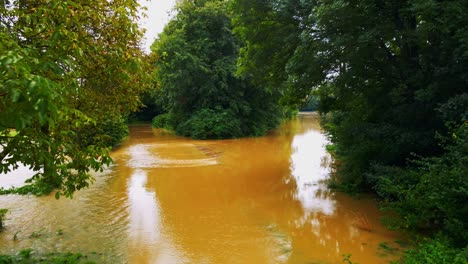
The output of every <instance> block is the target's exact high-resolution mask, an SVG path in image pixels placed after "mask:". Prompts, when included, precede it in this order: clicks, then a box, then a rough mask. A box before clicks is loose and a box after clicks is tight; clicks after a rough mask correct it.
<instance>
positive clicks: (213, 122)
mask: <svg viewBox="0 0 468 264" xmlns="http://www.w3.org/2000/svg"><path fill="white" fill-rule="evenodd" d="M176 133H177V134H179V135H182V136H187V137H192V138H195V139H222V138H235V137H240V136H242V131H241V122H240V120H239V119H238V118H236V116H235V115H234V114H233V113H232V111H230V110H226V109H221V108H218V107H217V108H215V109H214V110H213V109H208V108H203V109H201V110H199V111H197V112H195V113H194V114H193V115H192V116H191V117H190V118H189V119H188V120H187V121H185V122H184V123H182V124H180V125H179V126H178V127H177V128H176Z"/></svg>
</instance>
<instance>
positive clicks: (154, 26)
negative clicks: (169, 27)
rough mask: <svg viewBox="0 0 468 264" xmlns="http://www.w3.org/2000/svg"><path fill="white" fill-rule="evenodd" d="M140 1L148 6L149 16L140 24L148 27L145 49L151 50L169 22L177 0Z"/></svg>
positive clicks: (144, 43)
mask: <svg viewBox="0 0 468 264" xmlns="http://www.w3.org/2000/svg"><path fill="white" fill-rule="evenodd" d="M138 2H139V3H140V5H141V6H146V7H147V8H148V10H147V11H146V16H147V17H142V18H141V19H140V23H139V24H140V26H141V27H142V28H144V29H146V32H145V38H144V40H143V47H144V50H145V51H147V52H149V51H150V46H151V44H153V41H154V40H155V39H156V38H157V36H158V34H159V33H161V32H162V31H163V29H164V26H165V25H166V24H167V22H169V19H170V17H171V16H170V12H171V9H172V8H173V7H174V5H175V2H176V0H138Z"/></svg>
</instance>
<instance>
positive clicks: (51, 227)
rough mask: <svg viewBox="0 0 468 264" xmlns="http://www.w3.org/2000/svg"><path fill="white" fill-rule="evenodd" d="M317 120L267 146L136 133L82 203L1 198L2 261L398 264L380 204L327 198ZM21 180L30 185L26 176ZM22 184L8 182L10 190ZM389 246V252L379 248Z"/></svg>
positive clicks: (265, 141) (304, 118)
mask: <svg viewBox="0 0 468 264" xmlns="http://www.w3.org/2000/svg"><path fill="white" fill-rule="evenodd" d="M326 144H327V139H326V137H325V136H324V134H323V133H322V131H321V129H320V125H319V121H318V117H317V115H315V114H300V115H299V116H298V117H297V119H295V120H292V121H290V122H287V123H285V124H283V125H282V126H281V127H280V128H279V129H277V130H276V131H275V132H272V133H271V134H269V135H268V136H265V137H258V138H243V139H233V140H219V141H214V140H213V141H198V140H190V139H187V138H182V137H177V136H174V135H171V134H170V133H167V132H164V131H161V130H155V129H151V128H150V127H149V126H148V125H138V126H132V127H131V132H130V136H129V139H128V140H126V141H125V142H124V143H123V144H122V146H121V147H119V148H118V149H117V150H115V151H114V152H113V153H112V156H113V158H114V164H113V165H112V166H111V167H110V168H109V169H107V170H106V171H105V172H104V173H99V174H96V175H95V178H96V182H95V184H94V185H93V186H92V187H90V188H89V189H86V190H83V191H80V192H78V193H76V194H75V196H74V199H72V200H70V199H65V198H61V199H59V200H55V199H54V197H53V195H50V196H46V197H34V196H17V195H7V196H0V208H8V209H9V212H8V214H7V217H6V221H5V226H6V229H5V230H4V231H3V232H1V233H0V253H3V254H14V253H16V252H18V251H19V250H21V249H24V248H33V249H34V251H36V252H38V253H45V252H67V251H73V252H82V253H84V254H87V255H89V257H90V258H91V259H93V260H95V261H97V262H98V263H158V264H159V263H162V264H166V263H167V264H170V263H197V264H198V263H200V264H203V263H207V264H208V263H216V264H218V263H220V264H222V263H258V264H263V263H294V264H296V263H297V264H299V263H301V264H302V263H343V254H352V257H351V260H352V261H354V262H358V263H361V264H366V263H388V262H389V261H390V260H393V259H395V256H393V255H392V254H388V252H385V251H384V250H383V249H382V243H384V245H387V246H390V247H396V243H395V241H398V240H400V239H401V235H399V234H398V233H394V232H391V231H388V230H387V229H386V228H385V227H383V226H382V225H381V224H380V217H381V213H380V212H379V210H378V209H377V207H376V204H375V201H373V200H372V199H369V198H366V199H364V198H362V199H355V198H351V197H349V196H347V195H345V194H342V193H335V192H332V191H330V190H329V189H327V187H326V184H325V181H326V180H327V179H328V178H329V174H330V162H331V159H330V156H329V155H328V154H327V153H326V151H325V145H326ZM21 174H23V175H25V174H27V173H25V172H24V171H23V172H21ZM17 182H18V177H16V176H15V175H14V173H13V174H10V175H6V176H5V175H0V184H1V185H2V186H9V185H13V184H15V183H17ZM379 245H380V247H379Z"/></svg>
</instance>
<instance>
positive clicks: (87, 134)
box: [78, 117, 128, 147]
mask: <svg viewBox="0 0 468 264" xmlns="http://www.w3.org/2000/svg"><path fill="white" fill-rule="evenodd" d="M78 134H79V140H80V144H81V145H82V146H89V145H98V146H104V147H116V146H117V145H118V144H120V142H122V140H123V139H124V138H125V137H127V136H128V126H127V121H126V120H125V119H124V118H122V117H118V118H109V119H106V120H103V121H98V122H97V123H96V124H90V125H87V126H85V127H84V128H83V129H81V130H80V131H79V132H78Z"/></svg>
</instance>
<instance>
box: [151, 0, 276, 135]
mask: <svg viewBox="0 0 468 264" xmlns="http://www.w3.org/2000/svg"><path fill="white" fill-rule="evenodd" d="M177 9H178V10H177V15H176V16H175V18H174V19H173V20H171V21H170V22H169V24H168V25H167V26H166V27H165V29H164V32H163V33H162V34H160V36H159V37H160V39H159V40H157V41H156V42H155V43H154V44H153V46H152V51H153V56H154V57H155V58H156V65H155V67H156V79H157V84H158V89H160V90H161V92H159V93H160V94H161V95H162V96H163V97H164V98H165V99H164V100H162V101H164V102H165V103H166V105H165V108H166V110H167V111H168V112H169V113H170V124H169V125H170V126H171V127H173V128H174V129H175V131H176V132H177V133H182V134H184V135H186V136H192V137H197V138H220V137H238V136H247V135H260V134H264V133H265V131H266V130H267V129H270V128H272V127H274V126H276V125H277V124H278V120H279V116H280V113H281V112H280V108H279V107H278V106H277V105H276V102H277V99H278V95H279V94H278V93H274V92H267V91H266V90H264V89H261V88H259V87H257V86H253V85H252V84H251V83H250V81H249V80H248V78H243V77H240V76H237V75H236V74H235V73H236V60H237V54H238V50H239V47H238V41H237V40H236V38H235V37H234V35H233V34H232V29H231V28H232V27H231V18H230V16H229V13H228V11H227V2H226V1H222V0H209V1H208V0H205V1H181V2H180V3H179V4H178V6H177ZM214 111H219V113H217V114H216V113H214ZM201 117H206V118H208V119H209V120H210V122H211V124H212V125H215V126H216V127H215V128H213V129H214V130H210V129H209V128H208V127H207V126H206V125H203V124H202V123H201V120H200V118H201ZM228 119H229V120H228ZM221 120H223V122H231V123H232V124H233V125H236V126H238V128H236V129H235V130H233V131H230V130H231V129H232V128H233V125H229V124H223V125H221V124H219V122H220V121H221ZM192 131H193V133H192ZM203 133H206V134H203Z"/></svg>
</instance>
